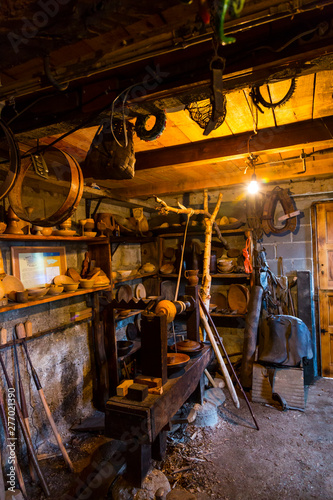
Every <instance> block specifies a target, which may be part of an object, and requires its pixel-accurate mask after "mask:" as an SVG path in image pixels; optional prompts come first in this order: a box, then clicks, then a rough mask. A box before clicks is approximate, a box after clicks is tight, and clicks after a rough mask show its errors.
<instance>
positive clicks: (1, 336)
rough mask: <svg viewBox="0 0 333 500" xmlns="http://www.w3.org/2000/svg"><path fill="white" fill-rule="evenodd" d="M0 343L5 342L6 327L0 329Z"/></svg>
mask: <svg viewBox="0 0 333 500" xmlns="http://www.w3.org/2000/svg"><path fill="white" fill-rule="evenodd" d="M0 344H1V345H2V344H7V329H6V328H1V330H0Z"/></svg>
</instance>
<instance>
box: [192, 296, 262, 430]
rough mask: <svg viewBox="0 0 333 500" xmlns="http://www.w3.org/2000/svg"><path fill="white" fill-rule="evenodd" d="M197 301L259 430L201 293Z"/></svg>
mask: <svg viewBox="0 0 333 500" xmlns="http://www.w3.org/2000/svg"><path fill="white" fill-rule="evenodd" d="M199 303H200V306H201V309H202V311H203V313H204V314H205V315H206V316H207V318H208V321H209V323H210V325H211V327H212V329H213V331H214V333H215V336H216V338H217V340H218V342H219V344H220V347H221V349H222V351H223V354H224V356H225V357H226V359H227V361H228V364H229V367H230V369H231V371H232V374H233V376H234V377H235V380H236V382H237V384H238V387H239V388H240V390H241V392H242V394H243V396H244V398H245V401H246V404H247V406H248V408H249V410H250V413H251V416H252V418H253V422H254V423H255V426H256V428H257V430H259V426H258V424H257V421H256V419H255V416H254V414H253V411H252V408H251V405H250V402H249V400H248V398H247V396H246V393H245V391H244V389H243V387H242V384H241V383H240V381H239V379H238V377H237V375H236V372H235V370H234V367H233V366H232V363H231V361H230V358H229V356H228V353H227V351H226V349H225V347H224V345H223V342H222V340H221V337H220V335H219V333H218V331H217V329H216V326H215V323H214V321H213V320H212V317H211V315H210V314H209V312H208V311H207V309H206V306H205V304H204V302H203V300H202V298H201V295H200V294H199Z"/></svg>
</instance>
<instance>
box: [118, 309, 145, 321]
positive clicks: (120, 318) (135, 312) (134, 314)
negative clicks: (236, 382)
mask: <svg viewBox="0 0 333 500" xmlns="http://www.w3.org/2000/svg"><path fill="white" fill-rule="evenodd" d="M141 312H142V311H141V309H140V310H138V311H131V312H130V313H128V314H126V316H117V317H116V318H115V319H116V321H122V320H124V319H127V318H130V317H131V316H137V315H138V314H140V313H141Z"/></svg>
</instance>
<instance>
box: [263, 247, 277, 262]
mask: <svg viewBox="0 0 333 500" xmlns="http://www.w3.org/2000/svg"><path fill="white" fill-rule="evenodd" d="M264 248H265V252H266V259H276V245H275V244H273V245H271V244H267V243H266V245H264Z"/></svg>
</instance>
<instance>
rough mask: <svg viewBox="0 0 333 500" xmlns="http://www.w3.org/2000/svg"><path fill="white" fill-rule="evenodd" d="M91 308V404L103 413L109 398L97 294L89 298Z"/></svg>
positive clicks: (102, 331) (102, 328)
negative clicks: (92, 374)
mask: <svg viewBox="0 0 333 500" xmlns="http://www.w3.org/2000/svg"><path fill="white" fill-rule="evenodd" d="M91 302H92V307H93V321H92V326H93V349H94V360H95V364H94V372H95V377H94V386H93V404H94V406H95V407H96V408H97V409H98V410H99V411H103V412H104V411H105V403H106V402H107V400H108V398H109V380H108V368H107V357H106V352H105V346H104V327H103V323H101V320H100V314H99V295H98V292H96V293H94V294H93V297H92V298H91Z"/></svg>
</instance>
